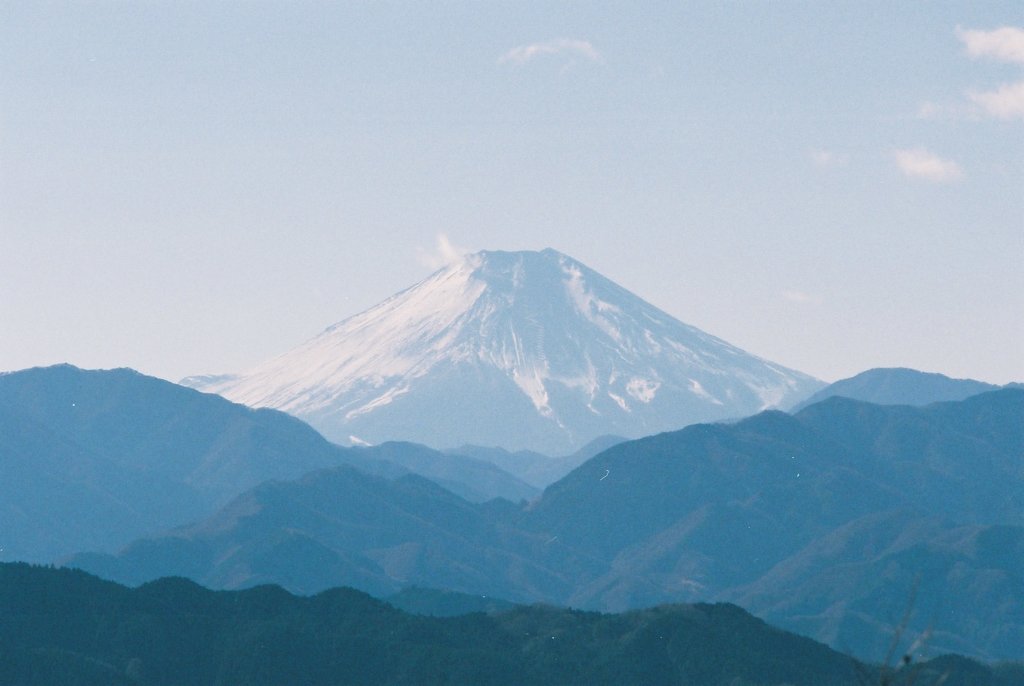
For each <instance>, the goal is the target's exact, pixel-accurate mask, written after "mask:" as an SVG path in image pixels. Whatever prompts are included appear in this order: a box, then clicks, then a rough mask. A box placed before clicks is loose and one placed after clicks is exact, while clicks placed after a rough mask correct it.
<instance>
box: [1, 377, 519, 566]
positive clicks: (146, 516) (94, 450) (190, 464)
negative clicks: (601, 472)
mask: <svg viewBox="0 0 1024 686" xmlns="http://www.w3.org/2000/svg"><path fill="white" fill-rule="evenodd" d="M340 464H349V465H354V466H356V467H358V468H359V469H362V470H364V471H367V472H372V473H375V474H379V475H382V476H386V477H392V478H393V477H397V476H401V475H403V474H407V473H408V472H410V471H414V472H417V473H422V474H424V475H425V476H427V477H428V478H433V479H435V480H436V481H438V482H439V483H443V484H444V485H445V486H447V487H449V488H451V489H453V490H455V491H457V492H459V493H460V494H462V495H465V496H466V497H468V498H471V499H476V500H487V499H490V498H493V497H496V496H503V497H506V498H509V499H512V500H519V499H521V498H529V497H532V496H533V495H534V493H535V490H534V489H533V488H531V487H530V486H528V485H527V484H525V483H523V482H521V481H519V480H518V479H516V478H514V477H512V476H511V475H509V474H506V473H505V472H503V471H501V470H500V469H498V468H497V467H495V466H493V465H490V464H487V463H484V462H480V461H476V460H471V459H469V458H465V457H455V456H449V455H444V454H442V453H438V452H435V451H432V450H429V449H427V448H424V447H422V446H412V445H383V446H377V447H374V448H366V449H352V448H342V447H339V446H336V445H333V444H331V443H328V442H327V441H326V440H325V439H324V438H323V437H322V436H320V435H319V434H318V433H317V432H316V431H314V430H313V429H312V428H311V427H309V426H308V425H307V424H304V423H303V422H301V421H299V420H298V419H296V418H294V417H292V416H290V415H287V414H285V413H283V412H278V411H275V410H268V409H261V410H253V409H252V408H249V407H245V406H243V405H238V404H235V403H231V402H229V401H227V400H225V399H224V398H222V397H219V396H216V395H211V394H207V393H199V392H197V391H195V390H192V389H189V388H184V387H182V386H178V385H176V384H172V383H168V382H166V381H162V380H160V379H155V378H152V377H148V376H145V375H142V374H139V373H137V372H134V371H132V370H130V369H115V370H105V371H86V370H81V369H78V368H76V367H72V366H70V365H59V366H55V367H47V368H38V369H29V370H24V371H20V372H12V373H8V374H0V532H3V537H2V540H0V559H7V560H19V559H20V560H30V561H39V562H52V561H53V560H55V559H57V558H60V557H62V556H65V555H69V554H71V553H75V552H78V551H81V550H83V549H88V550H99V551H112V550H116V549H118V548H120V547H122V546H124V545H126V544H127V543H129V542H130V541H132V540H134V539H136V538H138V537H140V536H143V535H145V534H151V533H155V532H159V531H163V530H165V529H167V528H169V527H172V526H178V525H181V524H184V523H187V522H189V521H193V520H196V519H200V518H203V517H207V516H209V515H211V514H213V512H215V511H216V510H217V509H218V508H220V507H222V506H224V505H225V504H227V503H228V502H229V501H230V499H231V498H233V497H234V496H236V495H238V494H239V493H241V492H242V491H245V490H247V489H250V488H252V487H254V486H256V485H257V484H259V483H261V482H264V481H267V480H269V479H295V478H298V477H300V476H302V475H303V474H305V473H307V472H309V471H312V470H316V469H322V468H325V467H332V466H336V465H340Z"/></svg>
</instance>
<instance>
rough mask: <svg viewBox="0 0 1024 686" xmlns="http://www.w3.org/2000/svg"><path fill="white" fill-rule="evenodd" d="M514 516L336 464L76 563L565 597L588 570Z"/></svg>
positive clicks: (114, 570)
mask: <svg viewBox="0 0 1024 686" xmlns="http://www.w3.org/2000/svg"><path fill="white" fill-rule="evenodd" d="M502 503H504V504H502ZM514 511H515V508H514V507H513V505H512V504H511V503H505V502H504V501H494V502H493V503H491V504H487V505H474V504H473V503H469V502H467V501H466V500H463V499H462V498H459V497H458V496H456V495H454V494H453V493H451V492H449V491H447V490H445V489H443V488H441V487H440V486H438V485H436V484H434V483H433V482H431V481H428V480H426V479H424V478H422V477H419V476H415V475H408V476H404V477H401V478H398V479H384V478H380V477H375V476H372V475H369V474H365V473H363V472H360V471H358V470H356V469H354V468H350V467H339V468H335V469H332V470H326V471H320V472H314V473H311V474H309V475H307V476H305V477H304V478H302V479H301V480H299V481H294V482H280V481H275V482H268V483H265V484H262V485H261V486H259V487H257V488H255V489H252V490H251V491H248V492H247V493H245V494H243V495H241V496H239V497H238V498H236V499H235V500H234V501H233V502H232V503H231V504H230V505H228V506H227V507H225V508H224V509H222V510H221V511H220V512H218V513H217V514H216V515H215V516H213V517H211V518H209V519H207V520H205V521H203V522H201V523H198V524H195V525H191V526H188V527H182V528H180V529H177V530H174V531H172V532H169V533H168V534H166V535H164V536H161V537H158V538H153V539H142V540H139V541H136V542H135V543H133V544H132V545H130V546H128V547H127V548H125V549H124V550H123V551H122V552H121V553H120V554H119V555H118V556H116V557H113V556H109V555H97V554H82V555H77V556H75V557H73V558H72V559H71V560H70V561H68V564H70V565H71V566H75V567H79V568H82V569H85V570H87V571H90V572H93V573H96V574H99V575H100V576H103V577H105V578H109V579H114V580H116V581H120V582H123V583H128V584H133V585H134V584H138V583H141V582H144V581H147V580H150V579H155V578H158V577H161V576H170V575H173V576H185V577H188V578H190V579H194V580H196V581H198V582H200V583H202V584H204V585H208V586H211V587H213V588H243V587H248V586H255V585H258V584H263V583H277V584H281V585H283V586H285V587H286V588H288V589H289V590H292V591H295V592H300V593H315V592H319V591H322V590H324V589H326V588H330V587H331V586H337V585H345V586H353V587H355V588H359V589H361V590H365V591H367V592H370V593H373V594H375V595H378V596H387V595H390V594H392V593H395V592H397V591H398V590H400V589H401V588H403V587H405V586H408V585H417V586H433V587H438V588H451V589H456V590H459V591H461V592H465V593H473V594H478V595H487V594H496V593H497V589H500V590H502V591H507V593H506V594H502V595H506V596H507V597H508V598H509V599H510V600H516V601H522V602H530V601H533V600H535V599H537V598H538V597H556V596H557V595H562V594H565V593H567V592H568V591H569V589H570V588H571V587H572V584H573V580H574V578H575V577H576V576H578V575H580V574H582V573H583V570H582V569H581V568H580V565H579V564H578V563H576V562H574V561H573V558H572V555H571V554H570V553H569V552H568V551H566V550H565V549H564V548H561V547H557V546H554V547H552V546H547V545H545V542H546V537H544V536H543V535H542V534H524V533H523V532H521V531H518V530H515V529H512V528H510V527H508V526H507V525H506V521H507V519H508V518H509V516H510V514H511V512H514ZM534 589H538V590H537V592H536V593H534ZM539 589H543V590H542V591H541V590H539Z"/></svg>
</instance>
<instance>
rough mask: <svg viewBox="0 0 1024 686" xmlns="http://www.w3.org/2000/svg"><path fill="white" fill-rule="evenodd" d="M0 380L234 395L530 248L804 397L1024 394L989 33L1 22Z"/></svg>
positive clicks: (990, 26) (351, 17) (1018, 205)
mask: <svg viewBox="0 0 1024 686" xmlns="http://www.w3.org/2000/svg"><path fill="white" fill-rule="evenodd" d="M0 19H2V20H0V369H7V370H12V369H19V368H24V367H28V366H34V365H41V364H51V363H55V362H61V361H70V362H73V363H75V364H78V365H80V366H85V367H116V366H130V367H134V368H136V369H139V370H141V371H143V372H146V373H150V374H154V375H158V376H163V377H166V378H170V379H172V380H176V379H178V378H180V377H182V376H184V375H187V374H193V373H204V372H225V371H236V370H241V369H244V368H246V367H248V366H251V365H253V364H255V363H257V362H259V361H261V360H263V359H265V358H267V357H270V356H273V355H276V354H279V353H281V352H284V351H285V350H287V349H289V348H291V347H292V346H294V345H296V344H298V343H300V342H302V341H303V340H305V339H307V338H309V337H311V336H313V335H315V334H316V333H318V332H319V331H321V330H322V329H323V328H325V327H326V326H328V325H329V324H332V323H334V322H336V321H339V320H341V319H343V318H345V317H347V316H349V315H351V314H354V313H356V312H358V311H360V310H362V309H365V308H367V307H369V306H371V305H373V304H375V303H376V302H378V301H379V300H381V299H383V298H385V297H387V296H388V295H391V294H392V293H394V292H396V291H398V290H400V289H402V288H404V287H406V286H409V285H411V284H412V283H414V282H416V281H418V280H419V279H421V278H423V277H425V276H426V275H427V274H428V273H429V272H430V271H431V268H432V267H431V265H435V264H436V263H437V259H438V258H439V247H438V245H439V237H443V240H444V241H447V242H448V243H449V244H451V245H453V246H456V247H458V248H461V249H466V250H477V249H484V248H487V249H508V250H518V249H541V248H544V247H553V248H555V249H558V250H561V251H562V252H565V253H568V254H570V255H572V256H574V257H576V258H577V259H579V260H581V261H583V262H585V263H586V264H588V265H589V266H591V267H593V268H595V269H597V270H598V271H600V272H602V273H603V274H605V275H606V276H608V277H609V278H611V279H613V280H615V281H617V282H619V283H620V284H621V285H623V286H625V287H627V288H629V289H631V290H633V291H634V292H635V293H637V294H638V295H640V296H641V297H643V298H645V299H647V300H649V301H650V302H652V303H653V304H655V305H657V306H659V307H661V308H662V309H664V310H666V311H668V312H669V313H671V314H672V315H674V316H676V317H678V318H679V319H682V320H683V321H685V322H687V323H690V324H693V325H695V326H698V327H700V328H702V329H704V330H706V331H708V332H710V333H713V334H715V335H717V336H720V337H722V338H724V339H726V340H728V341H730V342H731V343H734V344H736V345H739V346H740V347H742V348H745V349H747V350H749V351H750V352H753V353H755V354H758V355H761V356H763V357H766V358H768V359H771V360H774V361H777V362H780V363H782V364H785V365H788V366H790V367H793V368H796V369H799V370H801V371H805V372H807V373H810V374H813V375H816V376H818V377H820V378H824V379H826V380H832V379H836V378H841V377H844V376H849V375H851V374H854V373H857V372H859V371H862V370H864V369H867V368H870V367H876V366H910V367H915V368H919V369H925V370H928V371H940V372H943V373H946V374H950V375H953V376H968V377H974V378H979V379H984V380H988V381H994V382H1000V383H1002V382H1007V381H1011V380H1024V85H1021V84H1022V83H1024V10H1022V8H1021V6H1020V4H1019V3H1017V2H1005V3H1004V2H987V3H985V2H981V3H973V2H956V3H944V2H927V3H924V2H922V3H891V2H830V3H818V2H806V3H805V2H770V3H769V2H758V1H756V0H752V1H750V2H733V3H710V2H707V3H700V2H698V3H679V2H666V3H654V2H650V3H645V2H630V3H547V2H545V3H531V2H509V3H498V2H485V3H479V2H440V3H439V2H430V3H426V2H423V3H413V2H400V3H399V2H394V3H384V2H344V3H325V2H298V1H292V2H279V3H266V2H245V3H242V2H238V3H199V2H196V3H182V2H174V3H171V2H165V3H161V2H147V3H135V2H132V3H128V2H125V3H113V2H90V3H73V4H65V3H58V2H53V3H36V2H23V3H18V2H10V3H4V4H3V5H2V7H0Z"/></svg>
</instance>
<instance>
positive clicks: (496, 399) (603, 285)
mask: <svg viewBox="0 0 1024 686" xmlns="http://www.w3.org/2000/svg"><path fill="white" fill-rule="evenodd" d="M182 383H183V384H184V385H188V386H192V387H194V388H198V389H200V390H203V391H207V392H212V393H219V394H221V395H223V396H225V397H227V398H229V399H231V400H234V401H236V402H240V403H244V404H246V405H251V406H255V407H272V408H276V409H279V410H284V411H285V412H289V413H291V414H293V415H295V416H298V417H299V418H301V419H304V420H306V421H307V422H309V423H310V424H312V425H313V426H314V427H316V428H317V429H319V430H320V431H321V432H322V433H323V434H324V435H325V436H326V437H327V438H329V439H331V440H333V441H336V442H339V443H343V444H347V443H353V442H360V441H366V442H370V443H378V442H382V441H385V440H406V441H415V442H418V443H424V444H427V445H430V446H434V447H439V448H451V447H455V446H459V445H463V444H477V445H496V446H501V447H503V448H507V449H510V450H519V449H530V450H537V451H541V452H545V453H547V454H564V453H567V452H571V451H573V450H576V449H578V448H580V447H581V446H583V445H584V444H586V443H587V442H588V441H590V440H592V439H594V438H596V437H598V436H601V435H604V434H618V435H620V436H625V437H638V436H642V435H648V434H652V433H657V432H661V431H667V430H670V429H678V428H680V427H682V426H684V425H686V424H691V423H694V422H703V421H715V420H720V419H726V418H735V417H741V416H745V415H749V414H752V413H755V412H758V411H760V410H763V409H766V408H770V407H778V406H787V405H791V404H794V403H796V402H799V401H800V400H802V399H804V398H806V397H807V396H809V395H810V394H811V393H813V392H814V391H816V390H818V389H819V388H821V387H822V386H823V385H824V384H822V383H821V382H819V381H818V380H816V379H814V378H812V377H810V376H807V375H805V374H802V373H800V372H796V371H793V370H791V369H787V368H785V367H782V366H780V365H777V364H774V363H772V362H768V361H766V360H763V359H761V358H759V357H756V356H754V355H751V354H749V353H746V352H744V351H743V350H740V349H739V348H736V347H735V346H733V345H730V344H729V343H726V342H725V341H723V340H721V339H718V338H716V337H714V336H711V335H709V334H706V333H704V332H703V331H700V330H699V329H696V328H694V327H692V326H689V325H687V324H684V323H682V322H680V321H679V320H677V319H675V318H673V317H672V316H670V315H669V314H666V313H665V312H663V311H661V310H659V309H658V308H656V307H654V306H652V305H650V304H648V303H646V302H645V301H643V300H642V299H640V298H639V297H637V296H635V295H633V294H632V293H630V292H629V291H627V290H626V289H624V288H622V287H620V286H618V285H617V284H615V283H613V282H612V281H610V280H608V279H607V278H605V277H603V276H601V275H600V274H598V273H597V272H595V271H593V270H592V269H590V268H588V267H586V266H585V265H583V264H582V263H580V262H578V261H577V260H574V259H573V258H571V257H568V256H566V255H563V254H561V253H559V252H557V251H555V250H551V249H547V250H542V251H540V252H533V251H524V252H502V251H483V252H478V253H475V254H472V255H467V256H465V257H463V258H462V259H460V260H459V261H457V262H455V263H453V264H450V265H448V266H446V267H444V268H442V269H440V270H439V271H437V272H435V273H434V274H432V275H431V276H429V277H428V278H426V279H425V280H423V281H422V282H420V283H418V284H416V285H415V286H412V287H411V288H408V289H406V290H404V291H402V292H400V293H398V294H396V295H394V296H392V297H391V298H388V299H387V300H385V301H384V302H382V303H380V304H379V305H376V306H375V307H373V308H371V309H369V310H366V311H365V312H363V313H361V314H357V315H355V316H352V317H350V318H348V319H346V320H344V321H342V322H340V323H338V324H335V325H333V326H331V327H330V328H328V329H327V330H326V331H324V332H323V333H321V334H320V335H318V336H316V337H315V338H313V339H311V340H309V341H307V342H306V343H304V344H302V345H300V346H299V347H297V348H295V349H293V350H291V351H290V352H287V353H285V354H283V355H281V356H279V357H276V358H274V359H271V360H269V361H267V362H264V363H263V364H261V365H259V366H257V367H256V368H255V369H252V370H251V371H249V372H246V373H244V374H240V375H237V376H210V377H189V378H187V379H184V380H183V381H182Z"/></svg>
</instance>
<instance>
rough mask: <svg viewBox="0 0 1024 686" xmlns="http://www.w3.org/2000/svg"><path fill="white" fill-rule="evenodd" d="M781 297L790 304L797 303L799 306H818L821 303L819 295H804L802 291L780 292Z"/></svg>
mask: <svg viewBox="0 0 1024 686" xmlns="http://www.w3.org/2000/svg"><path fill="white" fill-rule="evenodd" d="M782 297H783V298H785V299H786V300H788V301H790V302H793V303H799V304H800V305H820V304H821V301H822V298H821V296H820V295H812V294H810V293H804V292H803V291H796V290H788V291H782Z"/></svg>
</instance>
